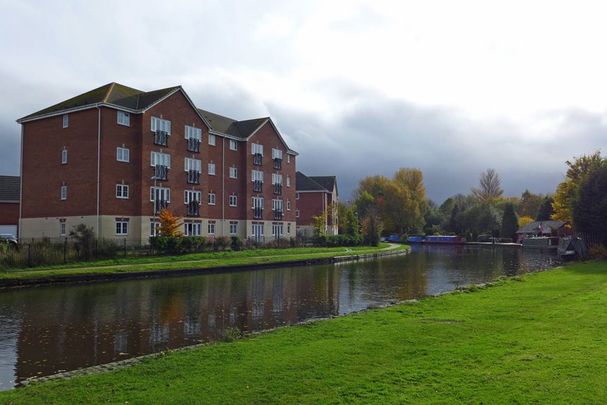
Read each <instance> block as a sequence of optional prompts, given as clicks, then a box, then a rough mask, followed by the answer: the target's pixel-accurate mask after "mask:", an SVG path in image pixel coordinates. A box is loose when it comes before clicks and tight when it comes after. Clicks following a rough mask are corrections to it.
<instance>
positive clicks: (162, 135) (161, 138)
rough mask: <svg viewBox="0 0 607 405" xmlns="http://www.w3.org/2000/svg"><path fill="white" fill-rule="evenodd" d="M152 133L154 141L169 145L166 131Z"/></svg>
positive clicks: (161, 144) (158, 143) (157, 143)
mask: <svg viewBox="0 0 607 405" xmlns="http://www.w3.org/2000/svg"><path fill="white" fill-rule="evenodd" d="M153 134H154V143H155V144H156V145H160V146H168V145H169V133H168V132H167V131H156V132H154V133H153Z"/></svg>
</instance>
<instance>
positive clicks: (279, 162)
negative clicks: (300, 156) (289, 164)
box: [274, 158, 282, 170]
mask: <svg viewBox="0 0 607 405" xmlns="http://www.w3.org/2000/svg"><path fill="white" fill-rule="evenodd" d="M281 168H282V158H274V169H276V170H280V169H281Z"/></svg>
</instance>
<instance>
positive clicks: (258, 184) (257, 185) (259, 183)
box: [253, 180, 263, 193]
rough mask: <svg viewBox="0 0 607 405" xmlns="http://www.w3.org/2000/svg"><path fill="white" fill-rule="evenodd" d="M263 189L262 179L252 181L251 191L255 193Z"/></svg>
mask: <svg viewBox="0 0 607 405" xmlns="http://www.w3.org/2000/svg"><path fill="white" fill-rule="evenodd" d="M262 190H263V181H261V180H255V181H253V191H254V192H256V193H261V192H262Z"/></svg>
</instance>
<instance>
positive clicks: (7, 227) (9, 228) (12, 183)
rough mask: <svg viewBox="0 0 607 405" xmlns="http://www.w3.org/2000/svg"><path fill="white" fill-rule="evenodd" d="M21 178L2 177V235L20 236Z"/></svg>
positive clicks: (0, 209) (0, 204) (0, 215)
mask: <svg viewBox="0 0 607 405" xmlns="http://www.w3.org/2000/svg"><path fill="white" fill-rule="evenodd" d="M20 186H21V184H20V178H19V176H0V234H8V235H13V236H18V233H19V229H18V224H19V194H20Z"/></svg>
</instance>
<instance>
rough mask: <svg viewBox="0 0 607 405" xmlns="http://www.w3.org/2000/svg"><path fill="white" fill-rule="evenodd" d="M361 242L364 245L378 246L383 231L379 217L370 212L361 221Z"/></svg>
mask: <svg viewBox="0 0 607 405" xmlns="http://www.w3.org/2000/svg"><path fill="white" fill-rule="evenodd" d="M362 228H363V240H364V243H365V244H366V245H370V246H377V245H379V238H380V235H381V233H382V230H383V226H382V223H381V220H380V219H379V216H378V215H377V214H376V213H375V212H373V211H371V212H369V213H368V214H367V216H366V217H365V218H363V221H362Z"/></svg>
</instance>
